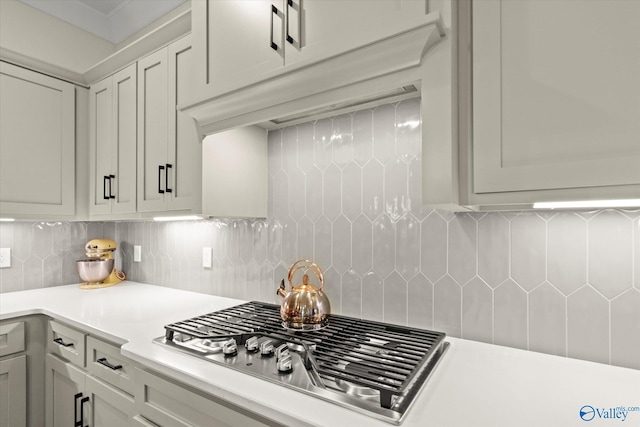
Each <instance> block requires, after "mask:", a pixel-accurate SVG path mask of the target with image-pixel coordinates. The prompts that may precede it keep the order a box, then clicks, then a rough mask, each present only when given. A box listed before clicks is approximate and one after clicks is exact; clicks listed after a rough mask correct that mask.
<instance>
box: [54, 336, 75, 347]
mask: <svg viewBox="0 0 640 427" xmlns="http://www.w3.org/2000/svg"><path fill="white" fill-rule="evenodd" d="M53 342H54V343H56V344H58V345H61V346H63V347H71V346H72V345H73V343H72V342H69V343H66V342H64V341H62V338H54V340H53Z"/></svg>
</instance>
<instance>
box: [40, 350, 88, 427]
mask: <svg viewBox="0 0 640 427" xmlns="http://www.w3.org/2000/svg"><path fill="white" fill-rule="evenodd" d="M45 365H46V373H45V375H46V378H45V387H46V408H45V413H46V424H47V427H69V426H74V425H76V421H78V420H80V419H82V425H86V422H87V420H88V419H89V413H88V409H89V405H88V404H87V401H86V400H85V401H83V399H84V397H83V395H82V392H83V391H84V387H85V377H86V374H85V373H84V371H83V370H81V369H79V368H77V367H75V366H73V365H72V364H71V363H68V362H64V361H63V360H61V359H58V358H57V357H55V356H52V355H51V354H47V358H46V361H45ZM81 407H82V415H83V417H82V418H81V417H80V413H81Z"/></svg>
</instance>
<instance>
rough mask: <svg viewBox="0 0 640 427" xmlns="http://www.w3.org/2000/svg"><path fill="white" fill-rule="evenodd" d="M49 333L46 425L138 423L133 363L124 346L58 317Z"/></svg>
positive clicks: (95, 426) (103, 426)
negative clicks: (123, 354) (75, 326)
mask: <svg viewBox="0 0 640 427" xmlns="http://www.w3.org/2000/svg"><path fill="white" fill-rule="evenodd" d="M47 336H48V338H47V351H48V354H47V355H46V360H45V402H46V403H45V418H46V426H47V427H69V426H82V427H112V426H128V425H136V424H134V420H133V418H134V416H135V415H136V412H135V404H134V400H133V397H132V395H131V394H129V393H131V392H132V390H133V384H132V372H133V366H132V364H131V362H130V361H129V360H127V359H126V358H125V357H123V356H122V355H121V354H120V349H119V347H118V346H116V345H113V344H111V343H108V342H106V341H102V340H100V339H97V338H96V337H93V336H89V335H88V334H86V333H85V332H83V331H80V330H77V329H75V328H71V327H68V326H66V325H63V324H61V323H59V322H56V321H54V320H51V321H50V322H49V328H48V334H47Z"/></svg>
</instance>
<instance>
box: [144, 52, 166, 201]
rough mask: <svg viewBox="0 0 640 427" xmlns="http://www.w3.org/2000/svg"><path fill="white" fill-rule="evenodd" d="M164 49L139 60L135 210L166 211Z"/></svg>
mask: <svg viewBox="0 0 640 427" xmlns="http://www.w3.org/2000/svg"><path fill="white" fill-rule="evenodd" d="M167 69H168V64H167V49H166V48H164V49H161V50H159V51H157V52H155V53H152V54H151V55H149V56H147V57H145V58H142V59H141V60H140V61H138V101H139V102H138V117H139V123H138V210H139V211H141V212H146V211H164V210H166V206H167V203H166V199H165V190H166V189H167V187H169V190H170V185H168V184H169V179H168V175H167V163H168V162H167V140H168V138H167V131H168V126H167V119H168V107H167V93H168V88H167V85H168V81H167ZM171 167H172V166H169V168H171Z"/></svg>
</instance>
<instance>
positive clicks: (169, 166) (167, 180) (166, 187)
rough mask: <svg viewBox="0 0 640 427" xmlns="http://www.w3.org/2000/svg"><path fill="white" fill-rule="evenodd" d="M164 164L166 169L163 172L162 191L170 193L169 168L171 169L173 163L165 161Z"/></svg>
mask: <svg viewBox="0 0 640 427" xmlns="http://www.w3.org/2000/svg"><path fill="white" fill-rule="evenodd" d="M165 166H166V167H167V171H166V172H165V174H164V188H165V190H164V191H166V192H167V193H171V192H172V191H173V190H172V189H171V188H169V169H173V165H171V164H169V163H167V164H166V165H165Z"/></svg>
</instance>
